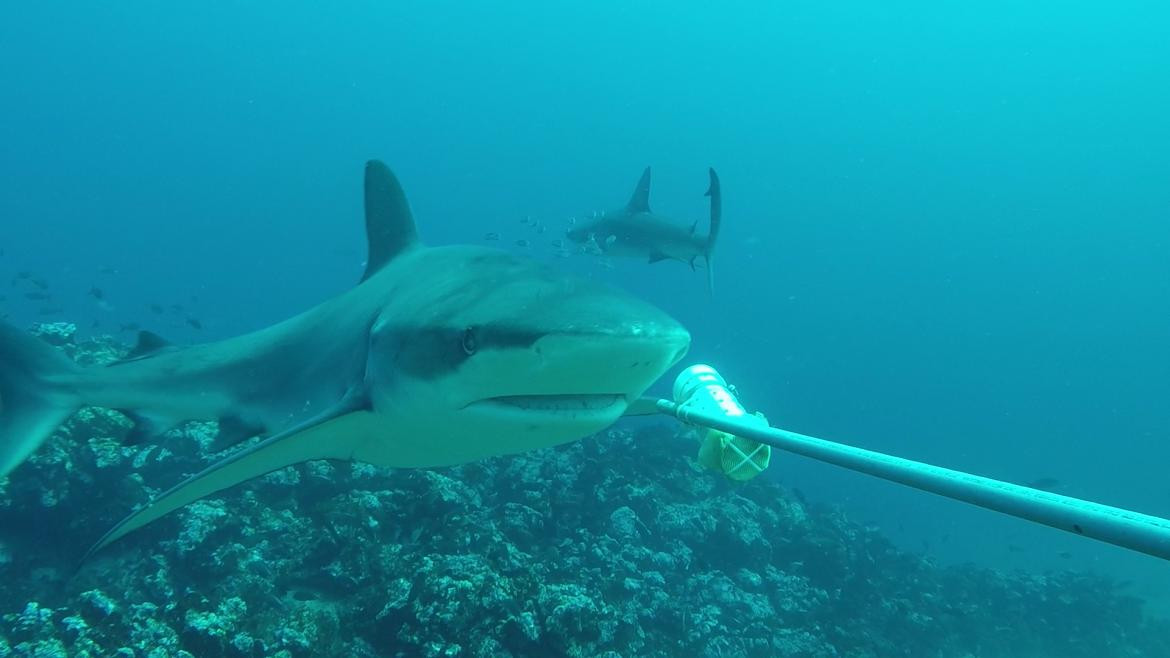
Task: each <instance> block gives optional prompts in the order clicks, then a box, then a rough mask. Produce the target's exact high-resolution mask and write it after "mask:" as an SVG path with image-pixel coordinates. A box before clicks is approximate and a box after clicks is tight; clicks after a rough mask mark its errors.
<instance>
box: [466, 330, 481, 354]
mask: <svg viewBox="0 0 1170 658" xmlns="http://www.w3.org/2000/svg"><path fill="white" fill-rule="evenodd" d="M478 348H479V343H478V342H477V341H476V339H475V327H468V328H466V329H464V330H463V353H464V354H466V355H467V356H471V355H472V354H475V350H476V349H478Z"/></svg>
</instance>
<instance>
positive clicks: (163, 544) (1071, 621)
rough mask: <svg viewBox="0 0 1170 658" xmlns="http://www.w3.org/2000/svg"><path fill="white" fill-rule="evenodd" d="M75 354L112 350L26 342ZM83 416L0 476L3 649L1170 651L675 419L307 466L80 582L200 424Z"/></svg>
mask: <svg viewBox="0 0 1170 658" xmlns="http://www.w3.org/2000/svg"><path fill="white" fill-rule="evenodd" d="M39 333H41V334H42V336H44V337H46V338H47V339H50V340H51V342H52V343H53V344H55V345H57V346H58V347H59V348H60V349H62V350H64V351H65V352H66V353H67V354H69V355H70V356H71V357H73V358H74V359H76V360H78V361H79V362H83V363H86V364H100V363H103V362H107V361H109V360H111V359H113V358H116V357H117V355H118V354H120V353H122V352H123V350H124V347H123V346H121V345H118V344H116V343H115V342H113V341H111V340H109V339H104V340H92V341H88V342H85V343H81V344H77V343H75V341H74V339H73V332H72V331H70V330H69V327H68V325H65V326H60V325H53V326H50V327H47V328H46V327H42V328H40V329H39ZM129 429H130V423H129V421H127V420H126V419H125V418H124V417H122V416H121V415H120V414H118V413H117V412H113V411H107V410H103V409H93V408H87V409H83V410H81V411H80V412H78V413H77V414H76V415H75V416H74V417H73V418H72V419H71V420H70V421H69V422H68V423H67V424H66V425H65V426H64V427H62V429H61V430H60V431H58V432H57V433H56V434H55V435H54V436H53V438H52V439H51V440H50V441H49V442H48V443H47V444H46V445H45V446H44V447H42V448H41V449H40V450H39V451H38V452H37V453H36V454H35V455H34V457H33V458H32V459H31V460H30V461H29V462H28V463H26V464H24V465H23V466H21V467H20V468H19V469H18V470H17V471H15V472H14V473H13V474H12V475H11V477H10V478H9V479H8V480H7V481H5V482H3V483H2V484H0V575H2V576H3V578H2V580H0V583H2V584H0V591H2V593H3V596H2V597H0V655H13V656H36V657H42V656H44V657H47V656H125V657H126V658H131V657H150V658H166V657H180V656H235V657H241V658H242V657H253V656H287V657H289V658H293V657H298V656H435V657H438V656H554V655H565V656H610V657H617V656H703V657H716V656H719V657H735V656H745V657H746V656H794V657H795V656H808V657H824V658H828V657H832V656H851V657H863V658H864V657H874V658H877V657H879V656H880V657H883V658H884V657H889V656H931V657H950V656H954V657H956V658H958V657H966V656H971V657H974V656H980V657H997V656H1005V657H1006V656H1061V657H1064V658H1075V657H1078V656H1085V657H1088V656H1093V657H1098V656H1151V657H1153V656H1167V655H1170V627H1168V626H1167V625H1165V624H1164V623H1162V622H1159V621H1153V620H1147V619H1145V618H1143V615H1142V612H1141V607H1140V602H1139V601H1137V600H1135V599H1132V598H1129V597H1126V596H1124V595H1123V594H1122V593H1121V592H1120V591H1119V590H1118V589H1117V587H1116V586H1115V585H1114V584H1113V583H1111V582H1109V581H1107V580H1104V579H1101V578H1097V577H1092V576H1087V575H1083V574H1077V573H1071V572H1064V573H1049V574H1043V575H1040V574H1025V573H1000V572H996V571H992V570H988V569H982V568H976V567H962V568H949V567H948V568H943V567H939V566H937V565H935V564H933V563H932V562H931V561H930V560H928V559H925V558H923V557H921V556H915V555H910V554H907V553H904V552H900V551H899V550H896V549H895V548H894V547H893V546H892V545H891V544H890V543H889V542H888V541H886V540H885V539H884V538H883V537H882V536H881V535H880V534H878V533H877V532H876V531H874V530H871V529H867V528H864V527H861V526H859V525H858V524H856V523H853V522H851V521H850V520H849V519H848V518H846V517H845V516H844V515H843V514H842V513H841V512H840V511H838V510H834V509H820V508H810V507H808V506H806V505H805V504H804V503H802V502H801V501H799V500H798V499H796V498H794V497H792V496H790V495H789V494H788V492H786V490H785V489H784V488H783V487H781V486H780V485H779V484H777V483H775V482H774V481H773V480H772V479H771V478H766V477H765V478H758V479H757V480H754V481H751V482H749V483H746V484H736V483H732V482H729V481H726V480H722V479H719V478H718V477H717V476H715V475H712V474H710V473H709V472H707V471H702V470H700V469H699V467H698V466H697V464H696V463H695V459H694V457H695V454H696V447H697V443H696V441H695V439H694V437H692V436H689V435H687V434H686V432H685V431H683V430H681V429H678V428H674V427H672V426H669V425H665V424H664V425H662V426H659V427H653V428H647V429H643V430H639V431H636V432H631V431H626V430H623V429H614V430H611V431H609V432H606V433H605V434H603V435H599V436H596V437H592V438H589V439H587V440H583V441H580V442H577V443H574V444H571V445H567V446H563V447H560V448H557V449H551V450H544V451H539V452H534V453H531V454H526V455H520V456H515V457H508V458H498V459H492V460H488V461H484V462H478V463H473V464H467V465H465V466H461V467H457V468H449V469H439V470H394V471H391V470H384V469H378V468H374V467H371V466H368V465H365V464H357V463H353V464H350V463H330V462H311V463H307V464H302V465H299V466H296V467H293V468H290V469H285V470H284V471H280V472H277V473H273V474H271V475H269V476H267V477H264V478H261V479H259V480H257V481H254V482H251V483H248V484H246V485H242V486H241V487H238V488H236V489H233V490H230V491H226V492H221V493H220V494H218V495H216V496H213V497H211V498H208V499H205V500H202V501H199V502H197V503H195V504H192V505H189V506H187V507H186V508H184V509H182V510H181V511H179V512H176V513H174V514H171V515H169V516H167V517H165V518H163V519H162V520H160V521H158V522H157V523H154V524H152V525H150V526H147V527H146V528H144V529H142V530H141V531H139V532H136V533H134V534H133V535H131V536H129V537H127V538H126V539H125V540H123V541H120V542H118V543H116V544H115V545H113V546H111V547H110V548H108V549H107V550H105V551H103V552H102V553H100V554H99V555H98V556H96V557H94V558H93V559H91V560H90V561H89V562H87V563H85V564H83V565H81V566H80V568H78V560H79V559H80V557H81V555H82V554H83V553H84V551H85V548H86V547H87V546H88V545H89V544H90V543H92V542H93V541H94V540H96V539H97V538H98V537H99V536H101V534H102V533H103V532H104V531H105V530H106V529H108V528H109V527H110V526H111V525H113V524H114V523H115V522H117V521H118V519H119V518H121V517H122V516H124V515H125V514H126V513H127V512H129V511H130V510H131V509H132V508H133V507H134V506H136V505H139V504H142V503H144V502H146V501H147V500H149V499H150V497H151V496H153V495H155V494H156V493H157V492H158V491H160V490H161V489H164V488H166V487H168V486H170V485H171V484H174V483H175V482H177V481H178V480H179V479H180V478H181V477H182V476H183V475H184V474H187V473H191V472H194V471H195V470H197V469H199V468H200V467H201V465H203V464H205V463H206V462H207V461H208V460H210V459H212V458H213V456H212V455H210V454H209V453H208V450H209V446H210V437H211V436H212V435H213V434H214V426H213V425H211V424H208V423H189V424H187V425H185V426H184V427H182V428H181V429H179V430H177V431H172V432H170V433H169V434H168V435H167V436H166V437H165V439H164V440H163V441H161V442H159V443H155V444H144V445H124V444H123V442H122V440H123V438H124V436H125V435H126V433H127V432H128V431H129Z"/></svg>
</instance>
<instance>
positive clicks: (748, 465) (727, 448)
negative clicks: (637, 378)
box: [674, 365, 772, 481]
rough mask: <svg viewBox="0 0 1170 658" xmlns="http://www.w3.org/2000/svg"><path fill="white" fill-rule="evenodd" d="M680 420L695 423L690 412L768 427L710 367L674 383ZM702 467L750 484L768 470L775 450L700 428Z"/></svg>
mask: <svg viewBox="0 0 1170 658" xmlns="http://www.w3.org/2000/svg"><path fill="white" fill-rule="evenodd" d="M674 401H675V403H676V404H677V405H678V414H677V417H678V418H679V419H681V420H683V421H684V422H691V421H690V420H689V418H688V412H689V411H696V412H700V413H708V414H720V415H723V416H726V417H728V418H734V419H735V420H737V421H740V422H747V423H751V424H757V425H760V426H762V427H767V426H768V420H767V419H766V418H764V416H763V414H759V413H756V414H750V413H748V412H747V410H746V409H744V408H743V405H742V404H740V402H739V399H738V398H736V396H735V394H734V393H733V392H732V390H731V387H730V386H728V385H727V382H726V381H724V379H723V377H722V376H721V375H720V374H719V373H718V372H716V371H715V369H714V368H712V367H711V366H707V365H694V366H691V367H689V368H687V369H686V370H684V371H682V373H680V374H679V376H678V377H677V378H676V379H675V380H674ZM700 432H701V434H700V441H701V443H700V446H699V463H700V464H701V465H703V466H705V467H707V468H710V469H712V470H715V471H719V472H720V473H722V474H724V475H726V476H727V477H728V478H730V479H732V480H738V481H743V480H750V479H752V478H754V477H756V476H757V475H759V474H760V473H762V472H763V471H764V469H765V468H767V467H768V463H769V461H771V458H772V448H771V446H768V445H765V444H763V443H758V442H756V441H752V440H749V439H745V438H743V437H739V436H734V435H732V434H729V433H727V432H721V431H719V430H716V429H712V428H710V427H703V426H700Z"/></svg>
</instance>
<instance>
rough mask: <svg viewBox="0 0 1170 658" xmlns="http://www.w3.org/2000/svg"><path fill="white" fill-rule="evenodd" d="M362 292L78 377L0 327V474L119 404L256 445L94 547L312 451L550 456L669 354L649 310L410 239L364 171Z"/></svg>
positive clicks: (390, 185) (377, 459)
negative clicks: (89, 408) (215, 428)
mask: <svg viewBox="0 0 1170 658" xmlns="http://www.w3.org/2000/svg"><path fill="white" fill-rule="evenodd" d="M365 204H366V230H367V236H368V239H369V260H368V265H367V270H366V273H365V276H364V277H363V279H362V282H361V283H360V284H359V285H357V286H356V287H354V288H352V289H351V290H349V291H347V292H345V293H343V294H341V295H340V296H338V297H336V298H334V299H331V300H329V301H326V302H324V303H323V304H321V305H319V306H317V307H315V308H313V309H311V310H309V311H307V312H305V313H302V314H301V315H298V316H296V317H293V318H291V319H289V320H286V321H284V322H281V323H279V324H276V325H273V326H271V327H268V328H266V329H262V330H260V331H257V332H254V333H251V334H246V335H243V336H239V337H236V338H231V339H228V340H224V341H221V342H217V343H208V344H203V345H195V346H191V347H185V348H178V347H173V346H167V345H165V344H161V343H159V342H158V341H157V340H155V339H153V338H152V337H151V336H149V335H147V336H146V337H145V339H144V340H142V341H140V343H142V344H140V347H139V349H137V350H136V351H135V352H134V353H132V356H131V357H130V358H128V359H126V360H124V361H121V362H118V363H115V364H113V365H111V366H107V367H103V368H80V367H78V366H76V365H74V364H73V363H72V362H70V361H69V360H67V359H66V358H64V357H63V356H62V355H61V354H60V353H58V352H57V351H56V350H54V349H53V348H51V347H50V346H48V345H47V344H45V343H43V342H41V341H39V340H37V339H35V338H33V337H31V336H29V335H28V334H25V333H23V332H20V331H17V330H15V329H13V328H11V327H3V328H0V475H4V474H7V473H8V472H10V471H11V470H12V469H13V468H15V467H16V466H17V465H18V464H20V463H21V462H22V461H23V460H24V459H25V458H26V457H27V456H28V455H29V454H30V453H32V452H33V451H34V450H36V448H37V447H38V446H39V445H40V444H41V443H42V442H43V441H44V440H45V438H46V437H47V436H48V435H49V434H50V433H51V432H52V431H53V430H54V428H55V427H56V426H57V425H58V424H60V423H61V422H62V421H63V420H64V419H65V418H66V417H67V416H68V415H69V414H70V413H71V412H72V411H73V410H75V409H77V408H78V407H79V406H81V405H85V404H90V405H97V406H102V407H110V408H114V409H122V410H127V411H129V412H131V413H132V414H134V415H135V416H136V417H139V418H144V419H150V420H151V421H153V422H154V423H155V425H156V426H157V427H160V428H162V427H166V426H167V425H171V424H175V423H178V422H181V421H184V420H189V419H217V420H219V421H220V428H221V432H226V433H230V434H232V435H234V436H231V437H229V438H234V439H243V438H247V437H248V436H252V435H255V434H260V435H261V436H264V437H267V438H264V439H263V440H262V441H261V442H259V443H257V444H255V445H254V446H251V447H249V448H246V449H243V450H241V451H239V452H237V453H235V454H233V455H231V456H229V457H227V458H225V459H223V460H222V461H220V462H218V463H215V464H213V465H211V466H210V467H208V468H207V469H206V470H204V471H202V472H200V473H198V474H196V475H194V476H192V477H190V478H188V479H187V480H186V481H184V482H182V483H181V484H179V485H178V486H176V487H174V488H173V489H171V490H169V491H167V492H166V493H164V494H162V495H161V496H159V497H158V498H157V499H156V500H154V501H153V502H152V503H150V504H149V505H147V506H146V507H144V508H142V509H140V510H139V511H137V512H135V513H133V514H131V515H130V516H129V517H127V518H126V519H124V520H123V521H122V522H121V523H119V524H118V525H117V526H115V527H114V528H113V529H112V530H110V532H109V533H107V534H106V535H105V536H104V537H102V538H101V540H100V541H99V542H98V543H97V544H96V545H95V546H94V547H93V549H91V552H92V551H94V550H98V549H101V548H102V547H104V546H106V545H108V544H109V543H111V542H113V541H115V540H117V539H119V538H120V537H122V536H124V535H126V534H127V533H129V532H132V531H133V530H135V529H137V528H140V527H142V526H143V525H146V524H147V523H150V522H151V521H153V520H155V519H157V518H159V517H161V516H163V515H164V514H167V513H168V512H170V511H172V510H174V509H177V508H179V507H181V506H183V505H186V504H188V503H190V502H192V501H194V500H197V499H199V498H202V497H203V496H207V495H208V494H211V493H213V492H216V491H219V490H221V489H225V488H227V487H230V486H233V485H235V484H238V483H240V482H243V481H245V480H248V479H251V478H254V477H256V476H259V475H262V474H264V473H268V472H270V471H273V470H276V469H279V468H282V467H285V466H288V465H290V464H295V463H298V462H303V461H306V460H312V459H338V460H359V461H363V462H368V463H371V464H377V465H381V466H391V467H429V466H445V465H451V464H459V463H463V462H468V461H472V460H476V459H480V458H483V457H488V456H492V455H502V454H508V453H517V452H522V451H527V450H532V449H534V448H541V447H544V446H552V445H557V444H561V443H565V442H568V441H572V440H575V439H579V438H581V437H584V436H587V435H589V434H591V433H594V432H597V431H599V430H601V429H603V428H605V427H607V426H608V425H610V424H611V423H613V422H614V421H615V420H616V419H617V418H619V417H620V416H621V415H622V414H623V413H624V412H625V411H626V410H627V408H628V406H629V404H630V403H631V402H632V401H634V400H636V399H637V398H638V396H639V395H641V394H642V393H643V392H644V391H645V390H646V389H647V388H648V387H649V386H650V384H651V383H653V382H654V381H655V380H656V379H658V378H659V377H660V376H661V375H662V374H663V373H664V372H665V371H666V370H667V369H668V368H670V367H671V366H672V365H674V364H675V363H676V362H677V361H678V360H679V359H680V358H682V356H683V354H684V353H685V352H686V350H687V347H688V346H689V343H690V336H689V335H688V333H687V332H686V330H685V329H683V327H682V326H680V325H679V324H678V323H677V322H675V321H674V320H673V319H671V318H670V317H669V316H667V315H666V314H665V313H663V312H662V311H660V310H658V309H657V308H655V307H653V306H651V305H649V304H647V303H645V302H642V301H639V300H638V299H635V298H633V297H631V296H629V295H626V294H624V293H622V292H619V291H617V290H614V289H611V288H607V287H603V286H602V285H600V284H597V283H593V282H589V281H586V280H584V279H578V278H572V277H569V276H566V275H563V274H560V273H557V272H555V271H553V270H552V269H549V268H548V267H547V266H544V265H540V264H538V263H536V262H535V261H531V260H528V259H524V258H521V257H518V256H515V255H512V254H509V253H507V252H503V251H498V250H494V249H488V248H483V247H473V246H446V247H424V246H422V245H421V244H420V243H419V241H418V238H417V234H416V230H415V224H414V220H413V218H412V216H411V212H410V208H409V206H408V204H407V201H406V197H405V195H404V194H403V192H402V188H401V187H400V186H399V183H398V181H397V180H396V179H395V177H394V175H393V174H392V173H391V172H390V170H389V169H388V168H387V167H386V166H385V165H383V164H381V163H380V162H376V161H372V162H370V163H368V164H367V166H366V177H365Z"/></svg>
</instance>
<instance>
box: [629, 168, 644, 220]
mask: <svg viewBox="0 0 1170 658" xmlns="http://www.w3.org/2000/svg"><path fill="white" fill-rule="evenodd" d="M626 210H628V211H630V212H632V213H634V212H650V167H646V170H645V171H643V172H642V177H641V178H640V179H638V186H637V187H635V188H634V195H633V196H631V197H630V202H629V203H627V204H626Z"/></svg>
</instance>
